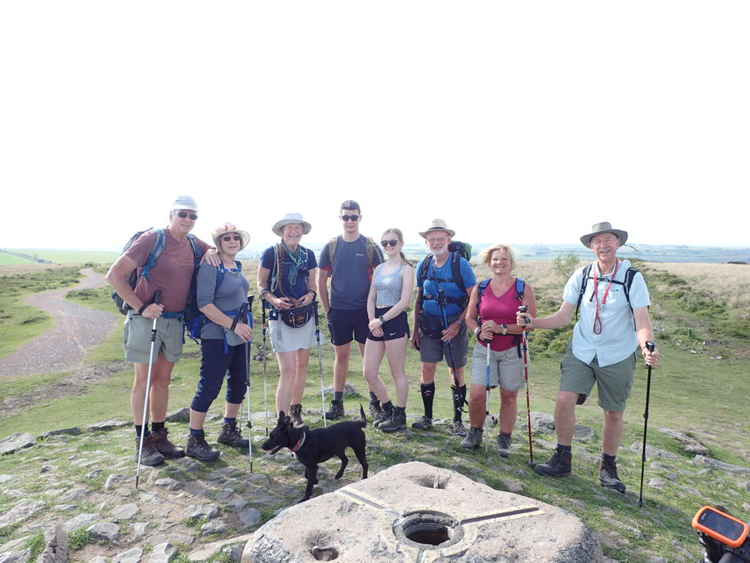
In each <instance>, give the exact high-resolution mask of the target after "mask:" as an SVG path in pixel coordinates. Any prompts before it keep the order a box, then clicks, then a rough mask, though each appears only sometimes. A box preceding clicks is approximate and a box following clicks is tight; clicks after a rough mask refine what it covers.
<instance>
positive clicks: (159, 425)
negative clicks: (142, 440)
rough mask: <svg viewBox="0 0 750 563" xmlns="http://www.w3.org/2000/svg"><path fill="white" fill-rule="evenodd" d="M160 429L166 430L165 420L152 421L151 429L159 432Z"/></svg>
mask: <svg viewBox="0 0 750 563" xmlns="http://www.w3.org/2000/svg"><path fill="white" fill-rule="evenodd" d="M160 430H164V421H163V420H162V421H161V422H152V423H151V431H152V432H159V431H160Z"/></svg>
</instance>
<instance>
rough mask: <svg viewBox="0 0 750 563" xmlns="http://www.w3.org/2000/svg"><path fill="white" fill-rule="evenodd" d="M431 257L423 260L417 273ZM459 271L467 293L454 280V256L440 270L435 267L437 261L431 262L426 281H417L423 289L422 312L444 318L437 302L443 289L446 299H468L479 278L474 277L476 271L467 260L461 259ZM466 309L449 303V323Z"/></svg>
mask: <svg viewBox="0 0 750 563" xmlns="http://www.w3.org/2000/svg"><path fill="white" fill-rule="evenodd" d="M427 258H429V256H427V257H425V258H423V259H422V261H421V262H420V263H419V265H418V266H417V272H420V271H421V270H422V264H423V263H424V261H425V260H427ZM458 260H459V271H460V272H461V277H462V278H463V281H464V286H465V287H466V291H461V288H460V287H459V286H458V284H457V283H455V282H454V281H452V280H453V264H452V262H453V256H449V257H448V260H446V262H445V264H443V265H442V266H441V267H440V268H438V267H436V266H435V259H434V258H433V259H432V260H431V261H430V267H429V269H428V270H427V276H426V277H425V279H424V280H419V279H417V285H418V287H420V288H421V289H422V295H423V296H424V301H423V303H422V310H423V311H424V312H425V313H426V314H428V315H432V316H435V317H440V316H442V314H443V312H442V311H441V309H440V305H439V304H438V302H437V298H438V291H439V290H440V289H442V290H443V291H444V292H445V295H446V297H451V298H459V299H460V298H463V297H468V296H469V294H470V293H471V288H472V287H474V286H475V285H476V284H477V278H476V276H475V275H474V270H472V268H471V264H469V262H467V261H466V259H465V258H463V257H459V259H458ZM467 302H468V301H467ZM463 310H464V307H461V306H459V305H458V303H447V304H446V306H445V314H446V316H447V317H448V322H449V323H450V322H453V321H454V320H456V317H457V316H458V315H460V314H461V312H462V311H463Z"/></svg>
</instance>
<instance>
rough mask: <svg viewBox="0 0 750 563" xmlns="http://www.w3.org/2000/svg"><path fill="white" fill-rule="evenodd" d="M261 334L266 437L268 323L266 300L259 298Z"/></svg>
mask: <svg viewBox="0 0 750 563" xmlns="http://www.w3.org/2000/svg"><path fill="white" fill-rule="evenodd" d="M260 315H261V324H262V326H261V332H262V333H263V348H262V349H261V353H262V354H263V409H264V410H265V423H266V436H268V377H267V375H266V366H267V364H268V350H267V349H266V334H267V333H268V322H267V319H266V300H265V299H263V297H262V296H261V298H260Z"/></svg>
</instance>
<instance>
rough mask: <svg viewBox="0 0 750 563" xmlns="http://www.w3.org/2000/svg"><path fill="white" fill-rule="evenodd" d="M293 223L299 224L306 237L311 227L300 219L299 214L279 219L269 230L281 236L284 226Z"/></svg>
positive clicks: (289, 214) (300, 215)
mask: <svg viewBox="0 0 750 563" xmlns="http://www.w3.org/2000/svg"><path fill="white" fill-rule="evenodd" d="M293 223H299V224H300V225H302V234H303V235H306V234H307V233H309V232H310V230H311V229H312V225H311V224H310V223H308V222H307V221H305V220H304V219H303V218H302V214H301V213H287V214H286V215H284V217H283V218H282V219H279V220H278V221H276V223H274V225H273V227H272V228H271V230H272V231H273V232H274V234H276V235H278V236H281V229H283V228H284V227H285V226H286V225H291V224H293Z"/></svg>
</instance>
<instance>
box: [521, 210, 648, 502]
mask: <svg viewBox="0 0 750 563" xmlns="http://www.w3.org/2000/svg"><path fill="white" fill-rule="evenodd" d="M627 239H628V233H627V232H626V231H623V230H621V229H615V228H613V227H612V225H611V224H610V223H608V222H602V223H596V224H595V225H594V226H593V227H592V228H591V232H589V233H587V234H585V235H583V236H582V237H581V242H582V243H583V245H584V246H586V247H587V248H590V249H591V250H592V252H593V253H594V258H595V260H594V262H593V263H592V264H588V265H587V266H584V267H582V268H579V269H578V270H577V271H576V272H574V273H573V275H572V276H571V277H570V279H569V280H568V282H567V283H566V284H565V290H564V293H563V303H562V305H561V307H560V310H559V311H557V313H555V314H553V315H550V316H548V317H544V318H541V319H534V318H531V317H530V316H528V315H523V314H521V313H519V314H518V322H519V323H522V324H526V325H527V326H528V327H529V328H562V327H564V326H565V325H567V324H568V323H570V321H571V319H572V318H573V315H574V313H577V312H578V311H579V309H580V316H579V318H578V320H577V322H576V324H575V329H574V331H573V339H572V341H571V343H570V346H569V348H568V351H567V353H566V354H565V356H564V358H563V360H562V362H561V364H560V370H561V378H560V391H559V393H558V396H557V404H556V406H555V429H556V431H557V449H556V451H555V453H554V455H553V456H552V457H551V458H550V460H549V461H548V462H547V463H541V464H538V465H536V466H535V467H534V470H535V471H536V472H537V473H539V474H540V475H548V476H553V477H563V476H565V475H569V474H570V471H571V443H572V440H573V434H574V433H575V423H576V419H575V407H576V404H582V403H583V401H585V399H586V397H587V395H588V394H589V393H590V392H591V389H592V388H593V386H594V383H596V385H597V391H598V397H599V406H600V407H601V408H602V410H603V411H604V436H603V444H602V460H601V464H600V467H599V481H600V483H601V485H602V486H603V487H607V488H611V489H614V490H616V491H619V492H621V493H624V492H625V484H624V483H623V482H622V481H621V480H620V477H619V475H618V474H617V464H616V455H617V450H618V448H619V446H620V440H621V438H622V433H623V423H624V418H623V413H624V411H625V404H626V402H627V399H628V397H629V395H630V389H631V387H632V384H633V376H634V373H635V364H636V351H637V350H638V348H639V347H640V350H641V354H642V356H643V359H644V360H645V362H646V364H648V365H650V366H656V365H658V363H659V353H658V352H657V351H655V350H654V351H653V352H652V351H649V349H648V347H647V346H646V343H647V342H653V339H654V333H653V329H652V327H651V318H650V316H649V313H648V307H649V305H650V304H651V301H650V298H649V293H648V288H647V287H646V282H645V280H644V279H643V275H642V274H641V273H640V272H638V271H637V270H635V269H634V268H632V266H631V264H630V261H628V260H621V259H619V258H618V257H617V250H618V249H619V248H620V247H621V246H622V245H623V244H625V241H627Z"/></svg>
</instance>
